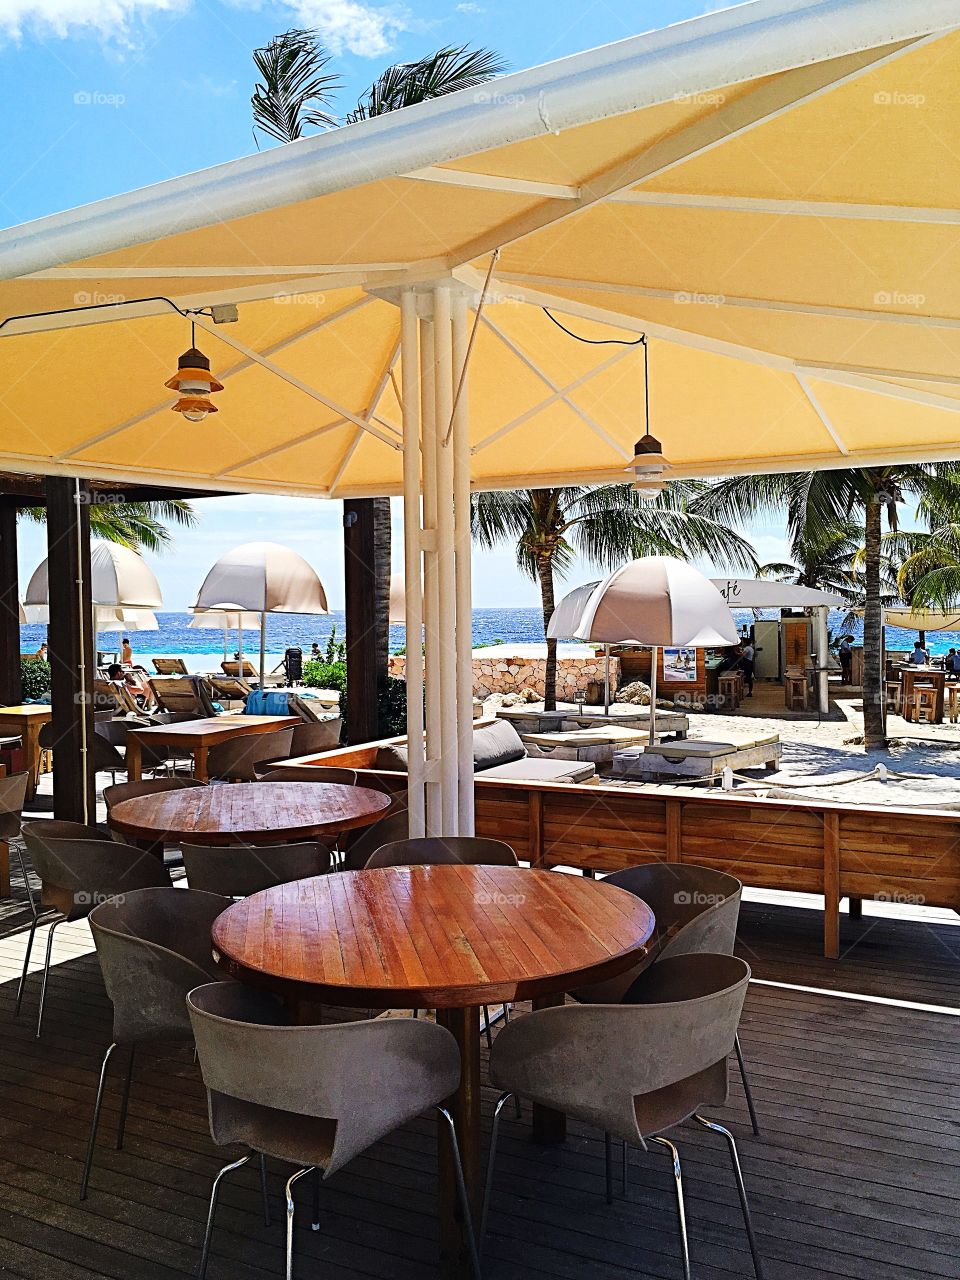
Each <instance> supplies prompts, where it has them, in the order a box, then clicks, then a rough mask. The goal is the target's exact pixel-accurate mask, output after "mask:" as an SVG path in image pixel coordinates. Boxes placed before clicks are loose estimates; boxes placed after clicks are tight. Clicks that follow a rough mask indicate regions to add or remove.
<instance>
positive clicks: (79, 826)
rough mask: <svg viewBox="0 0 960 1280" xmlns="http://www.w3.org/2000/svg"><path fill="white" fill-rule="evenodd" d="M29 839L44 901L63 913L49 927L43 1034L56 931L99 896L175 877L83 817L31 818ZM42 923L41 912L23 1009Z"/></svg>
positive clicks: (26, 828) (164, 883)
mask: <svg viewBox="0 0 960 1280" xmlns="http://www.w3.org/2000/svg"><path fill="white" fill-rule="evenodd" d="M23 839H24V842H25V844H26V846H27V852H28V853H29V854H30V861H31V862H32V863H33V869H34V871H35V872H36V873H37V875H38V876H39V877H40V903H41V906H45V907H52V908H53V909H54V910H55V911H56V912H57V913H58V914H57V916H56V918H55V919H54V920H53V922H52V923H51V925H50V928H49V930H48V932H47V953H46V959H45V960H44V965H43V980H42V983H41V986H40V1007H39V1009H38V1011H37V1036H38V1037H39V1035H40V1032H41V1029H42V1027H43V1005H44V1000H45V998H46V994H47V981H48V978H49V976H50V955H51V952H52V950H53V935H54V931H55V930H56V929H57V927H58V926H59V925H61V924H63V923H64V921H72V920H82V919H84V918H85V917H86V916H88V915H89V914H90V912H91V911H92V910H93V908H94V907H95V906H96V905H97V903H98V902H103V901H105V900H106V899H107V898H112V897H114V896H115V895H117V894H121V893H122V894H129V893H131V892H132V891H133V890H134V889H150V888H170V877H169V876H168V875H167V873H166V871H165V870H164V869H163V865H162V864H161V863H160V862H159V861H158V859H157V858H155V857H154V856H153V855H152V854H150V853H146V852H145V851H144V850H143V849H136V848H134V846H133V845H129V844H120V843H119V842H118V841H116V840H112V839H111V838H110V836H109V835H105V834H104V832H103V831H101V830H100V829H99V827H88V826H84V825H83V823H81V822H60V821H54V820H51V819H48V818H47V819H44V818H41V819H39V820H38V821H36V822H25V823H24V824H23ZM39 923H40V920H39V917H38V916H35V917H34V920H33V923H32V924H31V926H30V936H29V938H28V939H27V953H26V955H25V956H24V959H23V973H22V974H21V975H20V986H19V987H18V988H17V1003H16V1009H15V1013H19V1012H20V1005H21V1003H22V1001H23V992H24V988H25V986H26V982H27V971H28V970H29V968H30V953H31V951H32V950H33V939H34V935H35V934H36V931H37V926H38V924H39Z"/></svg>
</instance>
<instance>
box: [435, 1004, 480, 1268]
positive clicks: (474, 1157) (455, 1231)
mask: <svg viewBox="0 0 960 1280" xmlns="http://www.w3.org/2000/svg"><path fill="white" fill-rule="evenodd" d="M437 1022H438V1023H439V1024H440V1026H442V1027H446V1028H447V1030H448V1031H449V1032H451V1034H452V1035H453V1036H454V1038H455V1039H456V1041H457V1045H458V1046H459V1049H460V1063H461V1067H460V1088H459V1089H458V1090H457V1092H456V1093H455V1094H454V1095H453V1097H452V1098H449V1099H448V1100H447V1107H448V1109H449V1111H450V1114H451V1115H452V1116H453V1123H454V1124H455V1125H456V1127H457V1141H458V1142H459V1144H460V1159H461V1160H462V1161H463V1176H464V1180H465V1181H466V1184H467V1196H468V1198H469V1200H470V1212H471V1213H472V1214H473V1221H474V1227H475V1228H477V1227H479V1225H480V1209H481V1206H482V1201H483V1186H482V1179H481V1176H480V1009H479V1006H478V1005H468V1006H467V1007H466V1008H462V1009H438V1010H437ZM438 1141H439V1144H440V1146H439V1171H440V1177H439V1192H440V1206H439V1212H440V1272H441V1275H442V1276H443V1277H444V1280H461V1278H462V1277H469V1276H470V1274H471V1272H470V1260H469V1254H468V1252H467V1244H466V1237H465V1235H464V1226H465V1224H464V1222H463V1216H462V1214H461V1212H460V1205H459V1202H458V1200H457V1182H456V1174H455V1172H454V1167H453V1155H452V1152H451V1150H450V1136H449V1132H448V1131H447V1129H446V1125H445V1123H444V1121H443V1120H442V1119H441V1120H440V1121H439V1125H438Z"/></svg>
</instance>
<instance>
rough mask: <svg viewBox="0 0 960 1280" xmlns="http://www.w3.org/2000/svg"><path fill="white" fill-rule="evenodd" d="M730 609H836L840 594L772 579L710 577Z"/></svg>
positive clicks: (841, 598) (840, 598)
mask: <svg viewBox="0 0 960 1280" xmlns="http://www.w3.org/2000/svg"><path fill="white" fill-rule="evenodd" d="M710 581H711V582H712V583H713V585H714V586H715V587H716V588H717V590H718V591H719V592H720V594H721V595H722V596H723V598H724V600H726V602H727V604H728V605H729V606H730V608H731V609H817V608H821V607H825V608H828V609H839V608H840V607H841V605H842V604H843V603H844V601H843V597H842V596H837V595H833V594H832V593H831V592H829V591H815V590H814V589H813V588H812V587H798V586H795V585H794V584H793V583H791V582H777V580H776V579H775V578H711V579H710Z"/></svg>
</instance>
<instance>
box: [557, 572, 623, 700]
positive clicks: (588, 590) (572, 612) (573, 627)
mask: <svg viewBox="0 0 960 1280" xmlns="http://www.w3.org/2000/svg"><path fill="white" fill-rule="evenodd" d="M599 585H600V583H599V582H585V583H584V584H583V586H582V587H574V589H573V590H572V591H568V592H567V594H566V595H565V596H564V597H563V599H562V600H561V601H560V603H559V604H558V605H557V607H556V608H555V609H554V611H553V616H552V617H551V619H550V621H549V623H548V624H547V639H548V640H570V639H573V638H575V637H576V634H577V627H579V625H580V620H581V619H582V617H583V611H584V609H586V607H587V605H588V604H589V602H590V597H591V596H592V595H593V593H594V591H596V589H597V587H599ZM603 714H604V715H609V714H610V646H609V645H608V644H605V645H604V646H603Z"/></svg>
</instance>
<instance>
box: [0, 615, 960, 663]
mask: <svg viewBox="0 0 960 1280" xmlns="http://www.w3.org/2000/svg"><path fill="white" fill-rule="evenodd" d="M733 615H734V617H735V618H736V620H737V623H738V625H743V624H749V623H750V622H751V621H752V620H753V618H754V615H753V613H752V612H751V611H750V610H747V609H734V610H733ZM156 616H157V621H158V622H159V624H160V629H159V630H158V631H140V632H133V633H131V635H130V639H131V642H132V644H133V649H134V652H135V653H136V654H139V655H140V656H142V657H144V658H148V657H150V656H152V655H154V654H183V655H184V656H189V655H192V654H196V655H197V656H198V657H203V656H206V655H219V656H220V657H222V656H223V632H222V631H216V630H200V629H194V628H191V627H190V626H189V623H190V621H191V619H192V617H193V615H192V614H190V613H158V614H157V615H156ZM759 616H760V617H776V614H775V613H774V612H772V611H761V612H760V613H759ZM843 619H844V614H843V613H841V612H836V613H834V614H832V615H831V618H830V627H831V630H832V631H834V632H837V631H839V630H840V628H841V626H842V624H843ZM334 627H336V631H337V635H338V637H340V638H342V637H343V635H344V615H343V612H342V610H334V611H333V612H332V613H329V614H325V615H323V616H322V617H302V616H294V615H286V614H273V615H271V616H269V617H268V618H267V652H268V653H270V654H273V655H276V656H277V657H279V656H280V655H281V654H282V653H283V651H284V649H286V648H287V647H288V646H290V645H299V646H300V647H301V648H302V649H303V650H304V652H305V653H307V652H309V650H310V646H311V645H312V644H313V643H314V641H316V642H317V643H318V644H319V645H320V647H321V649H322V648H323V647H324V645H325V644H326V641H327V639H328V637H329V636H330V634H331V631H332V630H333V628H334ZM850 631H851V633H852V634H853V635H854V636H855V637H856V638H857V640H859V637H860V633H861V632H862V625H861V623H860V622H859V621H858V622H856V623H855V625H854V626H852V627H851V628H850ZM46 635H47V629H46V627H45V626H42V625H39V624H34V625H27V626H21V628H20V642H21V650H22V651H23V652H24V653H32V652H33V651H34V650H35V649H36V648H37V647H38V645H39V644H40V643H41V641H43V640H45V639H46ZM120 638H121V637H120V634H119V633H116V632H111V633H104V634H102V635H101V636H99V637H98V641H97V644H98V647H99V648H100V649H101V650H103V651H104V652H107V653H111V652H113V651H114V650H116V649H119V647H120ZM916 638H917V637H916V633H915V632H912V631H903V630H901V629H900V628H899V627H888V628H887V648H888V649H907V650H909V649H912V648H913V643H914V641H915V640H916ZM542 641H543V617H542V615H541V613H540V610H539V609H474V611H473V643H474V646H475V647H477V646H480V645H489V644H496V643H498V642H502V643H503V644H536V643H539V642H542ZM404 643H405V633H404V628H403V627H402V626H392V627H391V628H390V649H391V651H392V652H394V651H396V650H399V649H401V648H402V647H403V645H404ZM955 645H960V633H957V632H949V631H928V632H927V648H928V649H929V651H930V652H931V653H946V651H947V649H949V648H951V647H952V646H955ZM243 647H244V651H245V652H247V653H256V651H257V650H258V649H259V647H260V633H259V631H248V630H245V631H244V633H243ZM227 648H228V652H229V653H230V654H232V653H234V652H235V651H236V648H237V633H236V631H231V632H230V634H229V636H228V640H227Z"/></svg>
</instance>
